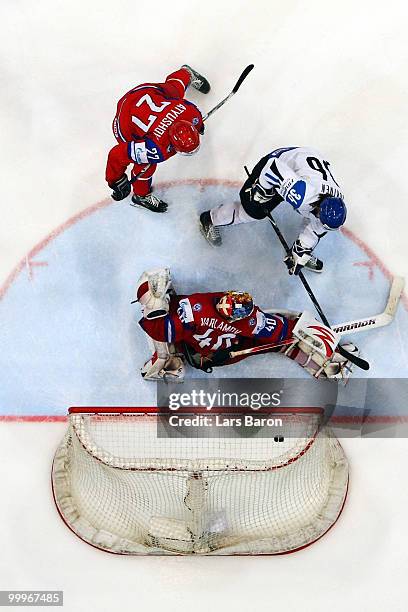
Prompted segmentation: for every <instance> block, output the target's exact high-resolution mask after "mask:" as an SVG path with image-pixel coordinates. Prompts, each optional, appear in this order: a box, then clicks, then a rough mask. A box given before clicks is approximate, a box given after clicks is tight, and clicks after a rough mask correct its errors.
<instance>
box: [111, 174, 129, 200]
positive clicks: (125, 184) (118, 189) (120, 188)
mask: <svg viewBox="0 0 408 612" xmlns="http://www.w3.org/2000/svg"><path fill="white" fill-rule="evenodd" d="M108 185H109V187H110V188H111V189H112V190H113V193H112V198H113V199H114V200H116V202H118V201H119V200H124V199H125V198H127V197H128V195H129V193H130V191H131V188H132V187H131V184H130V181H129V179H128V177H127V176H126V174H123V175H122V176H121V177H120V178H119V179H118V180H117V181H114V182H113V183H108Z"/></svg>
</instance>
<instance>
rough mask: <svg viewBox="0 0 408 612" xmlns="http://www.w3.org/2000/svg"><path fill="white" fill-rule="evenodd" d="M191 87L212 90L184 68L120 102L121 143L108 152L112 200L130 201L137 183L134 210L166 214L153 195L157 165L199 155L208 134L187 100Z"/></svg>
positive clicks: (141, 87) (115, 126)
mask: <svg viewBox="0 0 408 612" xmlns="http://www.w3.org/2000/svg"><path fill="white" fill-rule="evenodd" d="M189 85H191V86H192V87H194V88H195V89H197V90H198V91H200V92H202V93H208V92H209V91H210V85H209V83H208V81H207V79H205V78H204V77H203V76H202V75H201V74H199V73H198V72H196V71H195V70H193V69H192V68H190V66H187V65H184V66H182V68H180V70H177V71H176V72H172V73H171V74H169V76H168V77H167V78H166V81H165V82H164V83H145V84H143V85H138V86H136V87H134V88H133V89H131V90H130V91H128V92H127V93H126V94H125V95H124V96H123V97H122V98H121V99H120V100H119V102H118V106H117V111H116V115H115V118H114V120H113V126H112V129H113V133H114V136H115V138H116V140H117V141H118V144H117V145H116V146H114V147H113V148H112V149H111V150H110V152H109V155H108V161H107V165H106V181H107V183H108V185H109V187H110V188H111V189H113V193H112V198H113V199H114V200H123V199H124V198H126V197H127V196H128V195H129V193H130V191H131V183H133V196H132V205H133V206H143V207H144V208H147V209H149V210H151V211H153V212H165V211H166V210H167V204H166V203H165V202H163V201H162V200H160V199H159V198H158V197H157V196H155V195H153V193H152V176H153V174H154V172H155V171H156V166H157V164H159V163H161V162H164V161H166V160H167V159H169V157H172V156H173V155H175V154H176V153H180V154H181V155H192V154H193V153H196V152H197V151H198V149H199V147H200V134H203V133H204V123H203V117H202V115H201V112H200V111H199V110H198V108H197V107H196V106H195V105H194V104H193V103H192V102H188V101H187V100H185V99H184V94H185V92H186V89H187V87H188V86H189ZM129 164H133V168H132V181H129V179H128V177H127V175H126V169H127V167H128V165H129ZM141 173H142V174H141ZM138 175H140V176H138ZM136 177H137V178H136Z"/></svg>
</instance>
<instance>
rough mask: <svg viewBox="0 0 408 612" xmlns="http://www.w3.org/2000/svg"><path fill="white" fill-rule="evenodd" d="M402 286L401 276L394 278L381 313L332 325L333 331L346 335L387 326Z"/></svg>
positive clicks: (396, 306) (392, 318) (403, 283)
mask: <svg viewBox="0 0 408 612" xmlns="http://www.w3.org/2000/svg"><path fill="white" fill-rule="evenodd" d="M404 285H405V281H404V279H403V278H402V277H401V276H395V277H394V278H393V281H392V284H391V288H390V293H389V296H388V301H387V305H386V307H385V309H384V310H383V312H381V313H379V314H376V315H373V316H372V317H366V318H365V319H356V320H355V321H346V322H345V323H338V324H337V325H333V328H332V329H333V331H335V332H337V333H338V334H347V335H348V334H357V333H359V332H362V331H367V330H368V329H374V328H377V327H384V326H385V325H389V324H390V323H392V321H393V320H394V317H395V313H396V312H397V308H398V304H399V300H400V297H401V293H402V291H403V289H404Z"/></svg>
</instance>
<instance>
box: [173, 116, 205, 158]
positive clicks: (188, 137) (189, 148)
mask: <svg viewBox="0 0 408 612" xmlns="http://www.w3.org/2000/svg"><path fill="white" fill-rule="evenodd" d="M169 138H170V142H171V144H172V145H173V147H174V149H175V150H176V151H177V153H181V155H193V153H196V152H197V151H198V149H199V148H200V134H199V133H198V131H197V128H196V127H195V126H194V125H193V124H192V123H190V122H189V121H185V120H183V119H180V121H176V122H175V123H173V125H171V126H170V128H169Z"/></svg>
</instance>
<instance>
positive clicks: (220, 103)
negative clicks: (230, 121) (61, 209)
mask: <svg viewBox="0 0 408 612" xmlns="http://www.w3.org/2000/svg"><path fill="white" fill-rule="evenodd" d="M253 68H254V64H249V66H247V67H246V68H245V69H244V70H243V71H242V74H241V76H240V77H239V79H238V81H237V82H236V83H235V85H234V87H233V88H232V91H231V93H229V94H228V96H226V97H225V98H224V99H223V100H221V102H218V104H217V105H216V106H214V108H212V109H211V110H210V111H208V113H206V114H205V115H203V121H207V119H208V117H210V116H211V115H212V114H213V113H215V111H217V110H218V109H219V108H221V106H224V104H225V103H226V102H228V100H229V99H230V98H232V96H233V95H235V94H236V93H237V91H238V89H239V88H240V87H241V85H242V83H243V82H244V81H245V79H246V78H247V76H248V74H249V73H250V72H251V70H252V69H253ZM150 166H151V164H147V165H146V166H145V167H144V168H143V169H142V170H141V171H140V172H139V173H138V174H136V176H132V178H131V179H130V182H131V183H132V184H133V183H134V182H135V181H137V179H139V178H140V177H141V176H143V175H144V174H145V173H146V172H147V171H148V169H149V168H150Z"/></svg>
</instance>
